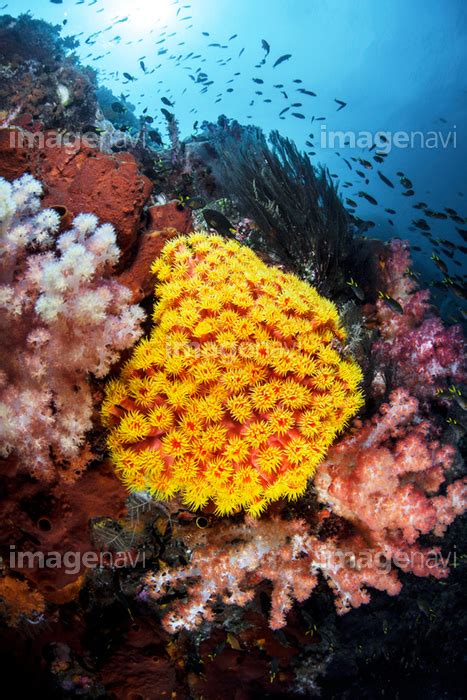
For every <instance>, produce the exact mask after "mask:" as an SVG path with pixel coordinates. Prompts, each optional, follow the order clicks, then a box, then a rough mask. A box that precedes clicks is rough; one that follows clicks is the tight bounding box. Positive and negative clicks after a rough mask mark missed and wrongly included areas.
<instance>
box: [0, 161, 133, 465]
mask: <svg viewBox="0 0 467 700" xmlns="http://www.w3.org/2000/svg"><path fill="white" fill-rule="evenodd" d="M40 193H41V185H40V183H38V182H37V181H36V180H34V179H33V178H32V177H30V176H27V175H26V176H23V177H22V178H21V179H20V180H17V181H16V182H14V183H12V184H10V183H8V182H7V181H6V180H3V179H0V234H1V236H2V253H1V256H0V265H1V271H0V333H1V338H2V341H1V347H0V353H1V362H2V368H3V369H2V372H1V374H0V419H1V420H0V425H1V427H0V440H1V442H2V451H3V454H4V455H6V454H9V453H10V452H13V451H14V452H16V454H17V455H18V456H19V457H20V459H21V461H22V462H23V464H24V465H25V466H27V468H28V469H30V470H31V471H32V472H33V473H34V474H35V475H36V476H38V477H40V478H43V479H44V478H51V477H53V475H54V464H57V463H59V462H61V463H63V462H65V461H66V460H70V459H73V460H74V469H75V471H77V470H79V467H80V466H82V464H80V461H79V459H78V457H79V455H80V452H81V450H82V447H83V444H84V442H85V432H86V431H87V430H89V429H90V428H91V427H92V422H91V415H92V411H93V403H92V397H91V389H90V386H89V382H88V378H89V375H90V374H93V375H94V376H96V377H103V376H105V374H107V372H108V371H109V368H110V366H111V364H112V363H113V362H115V361H116V360H117V359H118V357H119V352H120V351H121V350H123V349H125V348H127V347H130V346H131V345H132V344H133V343H134V342H135V340H137V339H138V338H139V336H140V334H141V332H140V322H141V320H142V318H143V315H144V314H143V311H142V310H141V309H140V308H139V307H138V306H131V305H130V303H129V301H130V296H131V295H130V292H129V290H128V289H127V288H126V287H123V286H121V285H119V284H118V283H116V282H115V281H113V280H112V279H111V278H110V277H108V276H107V277H106V273H108V271H109V270H111V267H112V265H113V264H114V263H115V262H116V261H117V259H118V256H119V249H118V248H117V246H116V243H115V232H114V230H113V228H112V226H110V225H109V224H104V225H101V226H98V221H97V219H96V217H94V216H93V215H92V214H81V215H80V216H78V217H76V219H75V220H74V222H73V228H72V229H71V230H70V231H66V232H65V233H62V234H59V233H58V229H59V223H60V221H59V217H58V216H57V214H56V213H55V212H54V211H53V210H47V209H45V210H41V209H40V201H39V195H40ZM82 456H84V453H83V455H82ZM81 461H83V460H81ZM84 461H86V459H84ZM73 473H74V472H73Z"/></svg>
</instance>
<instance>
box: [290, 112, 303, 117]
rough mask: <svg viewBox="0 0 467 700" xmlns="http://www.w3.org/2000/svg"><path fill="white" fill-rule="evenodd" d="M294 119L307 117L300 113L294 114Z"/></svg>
mask: <svg viewBox="0 0 467 700" xmlns="http://www.w3.org/2000/svg"><path fill="white" fill-rule="evenodd" d="M292 117H297V119H305V115H304V114H301V113H300V112H292Z"/></svg>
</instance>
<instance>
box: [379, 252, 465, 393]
mask: <svg viewBox="0 0 467 700" xmlns="http://www.w3.org/2000/svg"><path fill="white" fill-rule="evenodd" d="M390 246H391V249H390V250H391V252H390V255H389V258H388V260H387V262H386V266H385V269H384V272H383V287H384V291H385V292H386V293H387V294H389V295H390V296H391V297H393V298H394V299H396V301H398V302H399V303H400V305H401V306H402V309H403V311H404V313H403V314H399V313H397V312H395V311H393V310H392V309H391V308H390V306H388V305H387V304H386V302H385V301H384V300H381V299H380V300H378V302H377V304H376V314H377V321H378V327H379V330H380V340H378V341H377V342H376V343H375V344H374V346H373V353H374V357H375V359H376V361H377V363H378V364H379V365H380V366H383V367H386V368H388V369H390V370H391V372H392V375H393V377H392V384H393V386H403V387H405V388H407V389H409V390H410V391H411V393H412V394H414V395H415V396H417V397H418V398H420V399H428V398H432V397H433V396H434V395H435V392H436V390H437V389H445V388H446V387H447V383H448V382H459V383H460V382H464V381H466V377H467V373H466V367H465V341H464V337H463V334H462V329H461V327H460V326H450V327H448V328H446V327H445V326H444V325H443V323H442V321H441V319H440V318H439V317H437V316H435V315H433V312H432V307H431V306H430V304H429V292H428V291H427V290H418V291H417V285H416V283H415V281H414V280H413V279H412V278H411V277H410V276H409V275H408V274H407V270H408V269H409V267H410V255H409V252H408V247H407V244H406V243H405V242H404V241H400V240H393V241H391V244H390Z"/></svg>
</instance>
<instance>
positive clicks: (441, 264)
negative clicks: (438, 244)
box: [431, 253, 448, 275]
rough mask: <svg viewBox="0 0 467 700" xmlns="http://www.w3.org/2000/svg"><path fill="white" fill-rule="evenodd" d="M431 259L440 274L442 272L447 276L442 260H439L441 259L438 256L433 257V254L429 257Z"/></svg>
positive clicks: (445, 266) (446, 267) (446, 268)
mask: <svg viewBox="0 0 467 700" xmlns="http://www.w3.org/2000/svg"><path fill="white" fill-rule="evenodd" d="M431 259H432V260H433V262H434V264H435V265H436V267H438V268H439V269H440V270H441V272H443V273H444V274H445V275H447V274H448V266H447V265H446V263H445V262H444V261H443V260H441V258H440V257H439V256H438V255H435V254H434V253H433V255H432V256H431Z"/></svg>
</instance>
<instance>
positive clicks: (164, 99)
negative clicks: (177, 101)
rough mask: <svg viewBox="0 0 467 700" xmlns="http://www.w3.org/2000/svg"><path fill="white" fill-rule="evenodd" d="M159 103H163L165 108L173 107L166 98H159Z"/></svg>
mask: <svg viewBox="0 0 467 700" xmlns="http://www.w3.org/2000/svg"><path fill="white" fill-rule="evenodd" d="M161 102H163V103H164V104H165V105H167V107H173V106H174V103H173V102H171V101H170V100H169V99H168V98H167V97H161Z"/></svg>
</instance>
